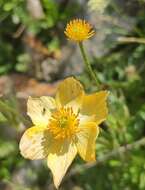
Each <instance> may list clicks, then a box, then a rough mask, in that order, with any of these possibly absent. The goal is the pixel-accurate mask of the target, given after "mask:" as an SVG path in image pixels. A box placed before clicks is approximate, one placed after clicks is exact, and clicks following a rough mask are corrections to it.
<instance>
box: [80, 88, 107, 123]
mask: <svg viewBox="0 0 145 190" xmlns="http://www.w3.org/2000/svg"><path fill="white" fill-rule="evenodd" d="M107 96H108V92H107V91H100V92H98V93H94V94H90V95H85V96H84V98H83V104H82V108H81V110H80V113H81V115H86V116H89V117H90V121H91V120H92V121H94V120H95V122H96V123H97V125H99V124H100V123H101V122H102V121H104V120H105V119H106V117H107V113H108V109H107V104H106V99H107ZM89 117H86V118H87V120H88V121H89Z"/></svg>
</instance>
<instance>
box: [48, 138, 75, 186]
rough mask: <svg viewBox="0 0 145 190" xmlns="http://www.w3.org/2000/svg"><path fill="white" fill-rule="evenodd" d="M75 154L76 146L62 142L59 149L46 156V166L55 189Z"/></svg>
mask: <svg viewBox="0 0 145 190" xmlns="http://www.w3.org/2000/svg"><path fill="white" fill-rule="evenodd" d="M76 154H77V149H76V146H75V145H74V144H73V143H71V142H69V141H65V142H63V144H62V146H61V149H59V151H58V149H56V150H53V153H50V154H49V155H48V160H47V164H48V167H49V168H50V170H51V171H52V174H53V180H54V184H55V187H56V188H58V187H59V185H60V183H61V181H62V178H63V177H64V175H65V173H66V171H67V169H68V167H69V166H70V164H71V163H72V161H73V159H74V158H75V156H76Z"/></svg>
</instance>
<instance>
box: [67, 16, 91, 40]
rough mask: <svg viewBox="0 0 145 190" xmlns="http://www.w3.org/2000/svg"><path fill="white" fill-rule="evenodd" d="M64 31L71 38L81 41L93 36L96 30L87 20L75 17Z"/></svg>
mask: <svg viewBox="0 0 145 190" xmlns="http://www.w3.org/2000/svg"><path fill="white" fill-rule="evenodd" d="M64 33H65V35H66V36H67V37H68V38H69V39H70V40H72V41H75V42H81V41H83V40H86V39H88V38H90V37H92V36H93V35H94V34H95V31H94V30H93V28H92V26H91V25H90V24H89V23H88V22H86V21H85V20H81V19H74V20H72V21H70V22H69V23H68V24H67V26H66V29H65V31H64Z"/></svg>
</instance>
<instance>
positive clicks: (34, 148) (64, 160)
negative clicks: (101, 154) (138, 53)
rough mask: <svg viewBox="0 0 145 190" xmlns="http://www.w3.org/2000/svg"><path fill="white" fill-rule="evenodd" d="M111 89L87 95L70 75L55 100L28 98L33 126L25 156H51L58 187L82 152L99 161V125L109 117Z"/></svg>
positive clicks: (23, 150)
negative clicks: (109, 94)
mask: <svg viewBox="0 0 145 190" xmlns="http://www.w3.org/2000/svg"><path fill="white" fill-rule="evenodd" d="M107 95H108V92H106V91H100V92H97V93H93V94H90V95H86V94H85V92H84V90H83V87H82V85H81V84H80V82H79V81H77V80H76V79H74V78H73V77H69V78H67V79H65V80H64V81H63V82H61V83H60V84H59V86H58V90H57V93H56V97H55V99H54V98H52V97H46V96H42V97H40V98H32V97H30V98H29V99H28V103H27V109H28V115H29V116H30V117H31V119H32V122H33V127H31V128H29V129H27V130H26V131H25V133H24V134H23V136H22V138H21V141H20V151H21V154H22V156H24V157H25V158H28V159H31V160H36V159H47V165H48V167H49V168H50V170H51V171H52V173H53V179H54V184H55V186H56V188H58V186H59V185H60V183H61V181H62V178H63V177H64V175H65V173H66V171H67V169H68V167H69V166H70V164H71V163H72V161H73V160H74V158H75V156H76V154H77V153H78V154H79V155H80V156H81V158H82V159H83V160H85V161H93V160H95V141H96V138H97V136H98V134H99V127H98V126H99V124H100V123H102V122H103V121H104V120H105V119H106V116H107V105H106V98H107Z"/></svg>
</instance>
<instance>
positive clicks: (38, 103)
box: [27, 96, 56, 126]
mask: <svg viewBox="0 0 145 190" xmlns="http://www.w3.org/2000/svg"><path fill="white" fill-rule="evenodd" d="M55 108H56V105H55V100H54V99H53V98H52V97H49V96H48V97H47V96H42V97H40V98H32V97H29V99H28V102H27V114H28V115H29V116H30V118H31V119H32V122H33V124H34V125H39V126H46V125H48V120H49V117H50V114H51V110H53V109H55Z"/></svg>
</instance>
